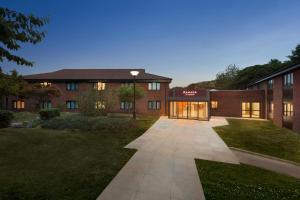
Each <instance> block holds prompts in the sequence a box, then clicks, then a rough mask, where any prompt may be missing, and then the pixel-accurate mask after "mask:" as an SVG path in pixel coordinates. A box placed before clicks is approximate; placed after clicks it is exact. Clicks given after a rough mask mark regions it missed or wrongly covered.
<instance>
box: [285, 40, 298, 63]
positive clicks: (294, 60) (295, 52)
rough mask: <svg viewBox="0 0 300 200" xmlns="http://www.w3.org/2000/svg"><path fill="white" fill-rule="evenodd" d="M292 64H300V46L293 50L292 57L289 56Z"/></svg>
mask: <svg viewBox="0 0 300 200" xmlns="http://www.w3.org/2000/svg"><path fill="white" fill-rule="evenodd" d="M288 58H289V59H290V61H289V62H290V64H299V63H300V44H298V45H297V46H296V48H295V49H294V50H292V55H289V56H288Z"/></svg>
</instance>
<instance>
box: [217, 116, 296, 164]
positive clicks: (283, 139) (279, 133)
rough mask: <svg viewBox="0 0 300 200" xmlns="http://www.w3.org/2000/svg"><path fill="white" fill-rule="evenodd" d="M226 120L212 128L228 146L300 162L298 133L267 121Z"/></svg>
mask: <svg viewBox="0 0 300 200" xmlns="http://www.w3.org/2000/svg"><path fill="white" fill-rule="evenodd" d="M227 120H228V122H229V125H227V126H220V127H215V128H214V129H215V131H216V132H217V133H218V134H219V135H220V137H221V138H222V139H223V140H224V141H225V143H226V144H227V145H228V146H230V147H236V148H241V149H245V150H249V151H253V152H257V153H262V154H266V155H270V156H275V157H278V158H282V159H286V160H291V161H295V162H298V163H300V134H298V133H295V132H293V131H290V130H288V129H284V128H278V127H277V126H275V125H274V124H273V123H272V122H269V121H257V120H241V119H227Z"/></svg>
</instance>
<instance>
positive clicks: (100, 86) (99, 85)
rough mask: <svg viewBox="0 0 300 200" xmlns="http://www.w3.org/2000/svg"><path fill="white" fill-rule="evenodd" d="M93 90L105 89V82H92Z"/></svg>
mask: <svg viewBox="0 0 300 200" xmlns="http://www.w3.org/2000/svg"><path fill="white" fill-rule="evenodd" d="M94 89H95V90H105V83H103V82H96V83H94Z"/></svg>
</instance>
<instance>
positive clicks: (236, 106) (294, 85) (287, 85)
mask: <svg viewBox="0 0 300 200" xmlns="http://www.w3.org/2000/svg"><path fill="white" fill-rule="evenodd" d="M168 100H169V117H170V118H186V119H203V120H208V119H209V118H210V116H224V117H242V118H261V119H269V120H272V121H273V122H274V124H276V125H277V126H279V127H285V128H289V129H292V130H294V131H296V132H300V64H296V65H292V66H289V67H286V68H284V69H283V70H281V71H278V72H276V73H274V74H271V75H269V76H267V77H265V78H263V79H260V80H257V81H255V82H254V83H252V84H250V85H249V87H248V88H247V90H246V89H245V90H210V91H208V90H188V89H187V90H176V91H172V92H171V93H170V96H169V99H168Z"/></svg>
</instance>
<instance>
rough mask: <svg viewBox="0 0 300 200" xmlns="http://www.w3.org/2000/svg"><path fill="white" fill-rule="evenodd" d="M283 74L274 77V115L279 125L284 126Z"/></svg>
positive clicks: (275, 122)
mask: <svg viewBox="0 0 300 200" xmlns="http://www.w3.org/2000/svg"><path fill="white" fill-rule="evenodd" d="M282 87H283V76H278V77H276V78H274V86H273V102H274V117H273V122H274V124H276V125H277V126H279V127H282V115H283V103H282V95H283V92H282V91H283V90H282Z"/></svg>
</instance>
